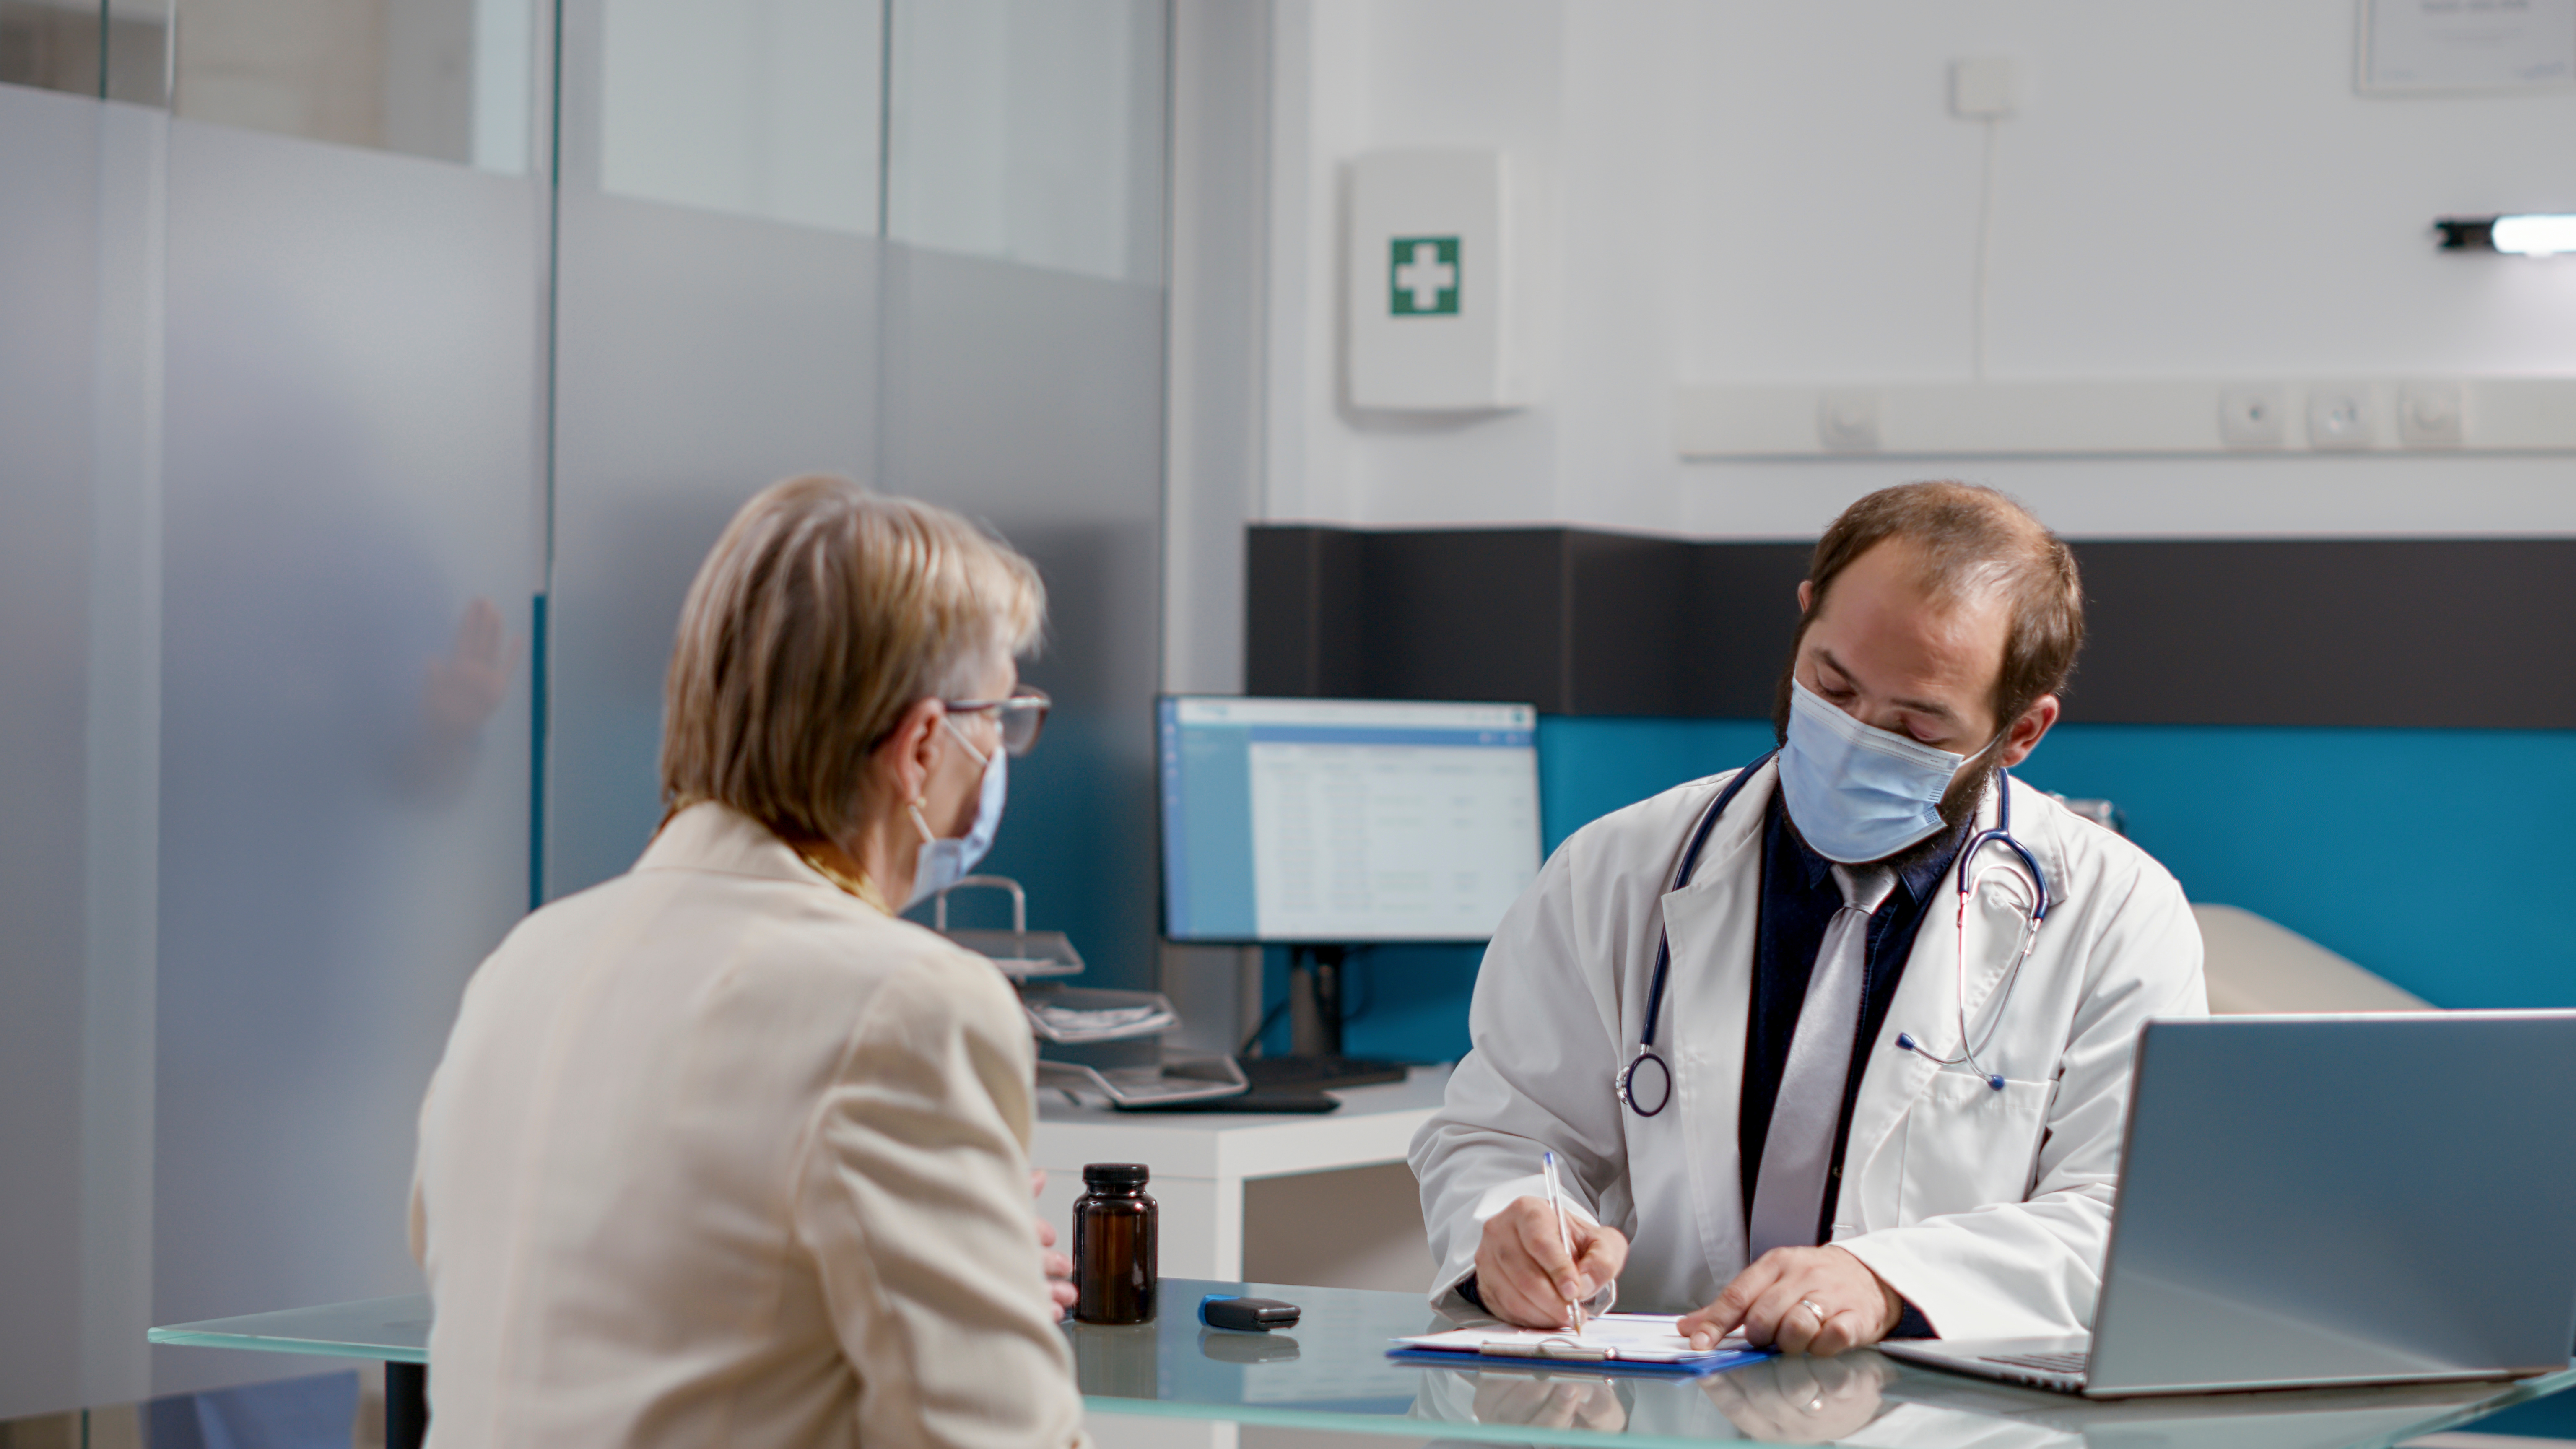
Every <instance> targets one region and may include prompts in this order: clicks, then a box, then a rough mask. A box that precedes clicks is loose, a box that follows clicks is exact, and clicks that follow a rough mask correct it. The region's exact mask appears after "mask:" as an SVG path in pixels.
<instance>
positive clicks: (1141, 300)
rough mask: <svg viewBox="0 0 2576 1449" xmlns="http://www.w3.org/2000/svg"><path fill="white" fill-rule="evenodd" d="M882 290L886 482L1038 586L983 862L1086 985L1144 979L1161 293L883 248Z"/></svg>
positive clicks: (1153, 879) (1150, 885) (1156, 634)
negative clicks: (1039, 616) (1015, 892)
mask: <svg viewBox="0 0 2576 1449" xmlns="http://www.w3.org/2000/svg"><path fill="white" fill-rule="evenodd" d="M886 296H887V317H886V370H885V382H884V388H885V399H884V404H883V411H882V418H883V426H884V429H885V452H884V459H885V462H884V477H885V480H886V483H887V486H889V487H892V488H894V489H897V490H899V491H902V492H905V493H912V494H917V495H919V496H921V497H923V498H928V499H931V500H933V501H935V502H939V503H944V504H946V505H948V506H949V507H952V508H956V509H959V510H961V511H963V512H965V513H968V514H971V515H974V516H977V517H981V518H984V519H987V520H989V521H990V522H992V523H993V524H994V525H995V526H997V527H998V528H1000V529H1001V531H1002V532H1003V534H1004V535H1006V536H1007V537H1009V538H1010V540H1011V541H1012V542H1013V543H1015V544H1017V545H1018V546H1019V547H1020V548H1021V549H1023V550H1025V551H1026V552H1027V553H1028V554H1029V556H1030V557H1031V558H1032V559H1034V560H1036V562H1037V565H1038V568H1039V571H1040V572H1041V573H1042V574H1043V575H1044V576H1045V578H1046V582H1047V600H1048V607H1049V610H1050V612H1051V616H1052V617H1051V622H1050V624H1049V627H1048V636H1049V637H1048V642H1047V646H1046V650H1045V653H1044V654H1042V655H1041V656H1040V657H1039V658H1038V659H1037V660H1036V661H1034V662H1032V663H1029V664H1025V665H1023V666H1022V675H1023V677H1024V678H1026V679H1028V680H1029V681H1030V682H1031V683H1033V684H1037V685H1040V686H1043V687H1044V688H1045V689H1047V690H1048V691H1049V692H1050V693H1051V694H1053V695H1054V696H1055V699H1056V702H1057V707H1056V710H1055V712H1054V714H1053V716H1052V717H1051V719H1050V720H1049V722H1048V725H1047V731H1046V736H1045V738H1044V740H1043V741H1042V742H1041V743H1040V745H1039V746H1038V748H1037V750H1036V751H1035V752H1033V753H1032V754H1030V755H1029V757H1028V758H1027V759H1025V760H1015V761H1013V762H1012V766H1011V800H1010V810H1009V813H1008V814H1007V815H1006V816H1005V817H1004V819H1003V822H1002V831H1001V835H1000V837H999V838H998V839H997V841H996V843H995V845H994V847H993V854H992V858H991V862H990V864H989V866H988V867H986V868H988V869H991V870H993V871H996V872H999V873H1000V874H1003V875H1008V876H1011V877H1013V878H1015V879H1017V880H1019V881H1020V882H1021V883H1022V884H1023V885H1025V886H1026V887H1027V888H1028V897H1029V919H1030V922H1031V923H1032V924H1033V925H1042V926H1045V927H1047V928H1050V929H1055V930H1062V931H1064V932H1066V933H1067V934H1069V935H1070V936H1071V937H1072V938H1073V942H1074V944H1075V946H1076V947H1078V948H1079V949H1080V950H1081V951H1082V953H1083V955H1084V957H1085V958H1086V959H1087V960H1088V961H1089V962H1090V966H1091V970H1090V972H1089V974H1088V975H1087V976H1086V977H1085V978H1084V980H1085V983H1086V984H1089V985H1094V986H1112V987H1128V988H1141V987H1150V986H1152V985H1153V984H1154V980H1155V969H1154V960H1153V954H1154V952H1153V946H1154V931H1155V924H1154V914H1155V906H1156V903H1157V901H1158V900H1159V896H1158V894H1157V892H1158V889H1159V885H1158V882H1159V879H1160V877H1159V876H1158V875H1157V874H1156V869H1155V857H1154V848H1155V838H1156V835H1155V822H1154V739H1153V698H1154V691H1155V688H1156V684H1157V680H1158V674H1159V668H1160V661H1161V604H1160V599H1161V593H1160V573H1159V565H1158V560H1159V558H1160V556H1161V554H1160V544H1161V540H1160V531H1161V507H1162V441H1163V409H1162V397H1163V291H1162V288H1161V287H1159V286H1150V287H1149V286H1138V285H1135V284H1131V283H1126V282H1115V281H1105V280H1100V279H1097V278H1092V277H1083V276H1075V275H1070V274H1067V273H1064V272H1059V271H1052V270H1046V269H1041V268H1037V267H1026V266H1014V265H1011V264H1009V263H1006V262H996V261H989V260H985V259H983V258H979V257H965V256H957V255H953V254H949V253H943V252H936V251H930V250H926V249H922V248H917V247H904V246H895V247H889V248H888V252H887V272H886Z"/></svg>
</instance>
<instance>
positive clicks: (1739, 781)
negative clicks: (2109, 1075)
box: [1616, 750, 2049, 1117]
mask: <svg viewBox="0 0 2576 1449" xmlns="http://www.w3.org/2000/svg"><path fill="white" fill-rule="evenodd" d="M1779 753H1780V752H1779V751H1778V750H1772V751H1770V752H1769V753H1767V754H1765V755H1763V756H1762V758H1760V759H1758V760H1755V761H1754V762H1753V763H1752V764H1749V765H1747V766H1745V767H1744V768H1743V769H1741V770H1738V771H1736V772H1735V778H1734V779H1732V780H1729V781H1727V782H1726V788H1725V789H1723V790H1720V791H1718V792H1717V800H1716V803H1714V804H1712V805H1710V806H1709V807H1708V812H1707V813H1706V814H1704V815H1702V816H1701V817H1700V820H1699V826H1698V828H1697V829H1695V830H1693V831H1692V832H1691V838H1690V843H1689V844H1687V845H1685V846H1683V847H1682V859H1681V865H1680V866H1679V867H1678V868H1677V869H1675V870H1674V872H1673V886H1672V888H1673V889H1674V890H1676V891H1678V890H1680V889H1682V888H1683V887H1685V886H1687V885H1689V884H1690V881H1691V872H1692V871H1693V870H1695V869H1697V868H1698V866H1699V853H1700V848H1701V847H1702V846H1705V845H1707V844H1708V835H1709V832H1710V831H1712V830H1714V829H1716V828H1717V817H1719V816H1720V815H1723V814H1725V813H1726V807H1727V805H1728V804H1729V803H1730V802H1732V801H1733V800H1734V799H1735V797H1736V795H1737V794H1738V793H1739V792H1741V791H1742V790H1743V789H1744V786H1745V782H1747V781H1749V780H1751V779H1752V778H1753V775H1754V772H1755V771H1757V770H1760V769H1761V768H1762V767H1763V766H1764V765H1767V764H1769V763H1771V759H1772V756H1774V755H1777V754H1779ZM1995 774H1996V777H1997V778H1996V801H1997V803H1996V807H1995V825H1994V828H1993V829H1991V830H1981V831H1978V832H1977V833H1976V834H1974V835H1971V836H1969V837H1968V843H1967V844H1966V845H1963V846H1961V847H1960V848H1959V871H1958V875H1959V932H1958V937H1959V954H1960V960H1959V970H1958V974H1957V978H1956V980H1957V989H1958V994H1959V1055H1957V1056H1955V1057H1936V1056H1934V1055H1932V1054H1931V1053H1930V1052H1928V1051H1925V1050H1924V1049H1923V1045H1922V1043H1920V1042H1917V1041H1916V1040H1915V1039H1914V1038H1913V1036H1912V1035H1911V1034H1910V1033H1907V1032H1901V1031H1900V1032H1898V1033H1897V1034H1896V1047H1897V1050H1899V1051H1909V1052H1914V1053H1916V1054H1918V1055H1920V1056H1921V1057H1922V1058H1923V1059H1924V1060H1926V1061H1929V1062H1933V1063H1935V1064H1937V1065H1940V1066H1945V1067H1955V1066H1959V1065H1961V1064H1963V1063H1964V1064H1965V1065H1967V1066H1968V1067H1969V1068H1970V1069H1971V1070H1973V1071H1975V1072H1976V1074H1977V1075H1979V1076H1981V1077H1984V1078H1985V1079H1986V1085H1987V1086H1989V1087H1991V1088H1993V1089H1994V1090H1996V1091H1998V1092H2000V1091H2002V1090H2003V1089H2004V1079H2003V1077H2002V1076H2001V1075H2000V1074H1998V1073H1994V1072H1989V1071H1987V1070H1986V1069H1985V1067H1984V1066H1983V1065H1981V1064H1980V1063H1979V1062H1978V1061H1977V1047H1978V1046H1983V1045H1986V1044H1988V1043H1990V1042H1992V1040H1993V1039H1994V1031H1995V1027H1994V1024H1995V1022H1997V1021H2000V1020H2001V1019H2002V1016H2003V1011H2002V1007H2003V1004H2004V1002H2005V1001H2006V1000H2008V999H2009V998H2010V997H2011V995H2012V989H2013V983H2014V982H2015V981H2017V980H2019V979H2020V977H2021V963H2022V962H2023V961H2025V960H2028V959H2029V957H2030V951H2031V947H2032V946H2033V945H2034V944H2036V943H2037V942H2038V940H2039V927H2040V923H2041V922H2043V921H2045V920H2047V919H2048V905H2049V898H2048V875H2047V872H2045V871H2042V870H2041V869H2040V868H2039V858H2038V857H2037V856H2034V855H2032V854H2031V853H2030V849H2029V847H2027V846H2025V845H2023V844H2022V843H2021V842H2020V841H2018V840H2016V839H2014V838H2013V833H2012V776H2011V773H2010V772H2009V771H2006V770H2001V769H1998V770H1997V771H1996V772H1995ZM1988 845H2000V846H2002V847H2003V848H2004V849H2006V850H2009V851H2011V852H2012V853H2013V855H2014V856H2016V857H2018V858H2019V859H2020V861H2021V863H2022V866H2023V868H2024V869H2026V870H2028V871H2029V872H2030V883H2031V886H2032V888H2033V889H2034V890H2035V891H2036V892H2037V896H2036V898H2035V899H2034V900H2033V901H2032V902H2031V907H2030V915H2029V918H2028V919H2027V920H2026V921H2025V922H2024V923H2023V926H2022V937H2021V949H2020V950H2018V951H2016V952H2014V953H2013V960H2012V967H2011V969H2010V971H2009V973H2008V974H2007V975H2006V976H2005V977H2004V983H2003V986H2002V988H2001V989H2000V990H1999V991H1997V992H1996V993H1995V1010H1994V1011H1993V1013H1992V1014H1991V1015H1990V1016H1989V1018H1988V1021H1987V1026H1986V1036H1985V1041H1982V1042H1978V1043H1976V1044H1973V1045H1972V1044H1970V1042H1969V1041H1968V1002H1967V991H1968V981H1967V977H1968V970H1967V949H1968V947H1967V940H1968V932H1967V924H1968V894H1969V892H1970V891H1971V890H1972V889H1974V887H1975V884H1976V875H1975V872H1974V869H1973V867H1974V866H1975V863H1976V858H1977V852H1978V851H1980V850H1982V849H1984V848H1985V847H1986V846H1988ZM1672 969H1673V938H1672V933H1671V932H1670V931H1667V930H1665V929H1664V927H1663V926H1662V924H1661V923H1660V922H1659V923H1658V924H1657V925H1656V927H1655V979H1654V981H1653V983H1652V984H1651V985H1649V986H1648V987H1647V988H1646V1029H1645V1031H1644V1032H1643V1033H1641V1034H1640V1035H1639V1036H1638V1038H1637V1051H1636V1054H1635V1055H1633V1056H1631V1057H1629V1058H1628V1064H1627V1065H1626V1066H1624V1067H1622V1068H1620V1069H1619V1075H1618V1078H1617V1082H1616V1086H1617V1088H1618V1092H1619V1102H1620V1104H1621V1105H1622V1106H1624V1107H1626V1108H1627V1109H1628V1110H1629V1111H1631V1112H1634V1113H1636V1114H1637V1115H1638V1116H1640V1117H1652V1116H1654V1115H1655V1114H1656V1113H1658V1112H1661V1111H1663V1110H1664V1108H1665V1107H1667V1106H1669V1105H1671V1103H1672V1099H1673V1068H1672V1064H1671V1063H1669V1062H1667V1061H1665V1060H1664V1058H1663V1054H1662V1053H1660V1052H1658V1051H1656V1050H1655V1029H1656V1027H1657V1026H1658V1025H1660V1024H1661V1023H1662V1021H1663V1015H1664V985H1665V980H1666V978H1667V977H1669V976H1671V974H1672ZM1649 1069H1651V1070H1649Z"/></svg>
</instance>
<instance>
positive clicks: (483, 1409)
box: [411, 805, 1085, 1449]
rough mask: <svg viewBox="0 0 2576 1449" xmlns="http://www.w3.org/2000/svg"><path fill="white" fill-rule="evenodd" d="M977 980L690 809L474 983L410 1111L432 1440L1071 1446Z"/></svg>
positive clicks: (748, 829) (1025, 1198)
mask: <svg viewBox="0 0 2576 1449" xmlns="http://www.w3.org/2000/svg"><path fill="white" fill-rule="evenodd" d="M1031 1069H1032V1051H1031V1047H1030V1041H1029V1031H1028V1027H1027V1024H1026V1022H1025V1020H1024V1019H1023V1017H1022V1015H1021V1013H1020V1009H1019V1006H1018V1003H1017V1001H1016V1000H1015V999H1014V998H1013V996H1012V993H1011V989H1010V987H1009V986H1008V984H1006V983H1005V982H1004V981H1003V979H1002V977H1001V974H1000V973H999V972H997V971H995V970H994V969H993V966H992V964H991V963H990V962H988V961H985V960H984V959H983V958H981V957H979V956H974V955H971V954H969V953H967V952H965V951H963V950H960V949H958V948H957V947H955V946H952V945H950V944H949V943H948V942H946V941H944V940H942V939H941V938H940V937H938V936H936V935H933V934H932V933H930V932H929V931H926V930H923V929H922V928H920V927H918V926H915V925H911V924H908V923H906V922H902V921H897V920H891V919H888V918H887V917H885V916H883V915H881V914H879V913H878V912H876V911H874V910H872V909H870V908H869V907H867V906H866V905H863V904H861V903H860V902H859V901H857V900H854V899H852V898H851V897H850V896H848V895H846V894H844V893H842V892H841V891H839V890H837V889H835V888H834V887H833V886H832V885H831V884H829V883H828V882H826V881H825V880H824V879H823V878H822V877H821V876H819V875H817V874H816V873H815V872H814V871H813V870H811V869H810V868H808V867H807V866H806V865H805V864H804V862H803V861H801V860H800V859H798V858H797V856H796V855H795V853H794V852H792V851H790V850H789V849H787V847H786V846H785V845H783V844H781V843H780V842H779V841H778V839H777V838H776V837H775V836H773V835H771V834H770V833H769V832H768V831H767V830H765V829H763V828H762V827H761V826H760V825H758V824H757V823H755V822H754V821H752V820H750V819H749V818H747V817H745V816H742V815H740V814H737V813H735V812H734V811H732V810H729V809H727V808H725V807H723V806H719V805H699V806H696V807H694V808H692V809H689V810H687V811H685V812H683V813H682V814H680V815H679V816H678V817H677V818H675V819H673V820H672V821H671V822H670V824H669V825H668V826H666V827H665V828H664V829H663V831H662V833H661V834H660V836H659V837H658V838H656V839H655V840H654V842H653V844H652V847H651V848H650V849H648V850H647V851H645V853H644V858H643V859H642V860H641V861H639V862H637V864H636V866H635V869H634V870H632V871H630V872H628V873H627V874H625V875H623V876H620V877H618V878H617V879H615V880H612V881H609V882H607V883H606V884H604V885H601V886H598V887H596V888H594V889H592V890H588V891H584V892H582V893H581V894H579V895H576V896H572V897H569V898H567V899H565V900H562V901H558V902H556V903H555V904H553V905H550V906H548V907H546V908H545V909H543V910H541V911H538V912H537V913H536V914H534V915H532V916H530V917H529V918H528V919H527V920H525V921H523V922H521V923H520V924H519V927H518V928H517V929H516V930H514V931H512V932H511V933H510V936H509V938H508V939H507V940H505V941H503V942H502V943H501V947H500V949H499V950H497V951H495V952H493V953H492V956H491V958H490V959H489V960H487V961H485V962H484V963H483V965H482V967H481V969H479V970H478V971H476V972H475V974H474V978H473V980H472V982H471V983H470V984H469V985H468V986H467V987H466V990H465V1001H464V1006H463V1008H462V1010H461V1011H460V1012H459V1014H458V1017H457V1021H456V1029H455V1031H454V1033H453V1034H452V1035H451V1036H450V1037H449V1038H448V1043H447V1054H446V1056H445V1058H444V1059H443V1060H442V1061H441V1062H440V1063H439V1066H438V1070H437V1073H436V1074H435V1075H434V1076H433V1077H432V1078H431V1080H430V1086H429V1095H428V1099H427V1100H426V1101H425V1102H423V1104H422V1106H421V1114H420V1155H419V1161H418V1167H417V1170H416V1175H415V1179H414V1186H413V1192H412V1209H411V1241H412V1252H413V1254H414V1256H416V1257H418V1258H419V1259H420V1261H421V1265H422V1267H423V1269H424V1270H425V1271H426V1272H427V1273H428V1276H429V1286H430V1294H431V1297H432V1299H433V1300H434V1301H435V1302H436V1304H437V1323H436V1326H435V1327H434V1328H433V1329H432V1330H431V1333H430V1363H431V1365H432V1369H433V1372H432V1373H431V1375H430V1382H429V1390H430V1403H431V1419H430V1443H431V1444H432V1445H433V1446H447V1449H458V1446H467V1445H471V1446H476V1449H507V1446H522V1445H524V1446H545V1449H577V1446H586V1445H639V1446H640V1445H689V1446H693V1449H694V1446H703V1445H728V1446H734V1449H763V1446H770V1445H779V1446H785V1445H799V1446H802V1445H826V1444H828V1445H856V1444H864V1445H868V1446H871V1449H897V1446H915V1445H922V1446H957V1449H1024V1446H1027V1449H1062V1446H1070V1445H1080V1444H1082V1443H1084V1442H1085V1439H1084V1435H1083V1432H1082V1404H1081V1400H1080V1398H1079V1396H1078V1395H1077V1394H1076V1392H1075V1389H1074V1383H1073V1374H1072V1365H1071V1359H1070V1356H1069V1354H1068V1353H1067V1351H1066V1347H1065V1342H1064V1339H1063V1336H1062V1335H1061V1333H1060V1332H1059V1331H1058V1330H1057V1329H1056V1328H1055V1326H1054V1324H1053V1322H1052V1310H1051V1307H1050V1304H1049V1300H1048V1296H1047V1287H1046V1282H1045V1277H1044V1269H1043V1265H1042V1262H1041V1259H1040V1250H1039V1247H1038V1242H1037V1236H1036V1233H1037V1228H1036V1216H1035V1213H1034V1210H1033V1208H1032V1206H1031V1203H1030V1196H1029V1163H1028V1140H1029V1123H1030V1117H1031V1107H1030V1072H1031Z"/></svg>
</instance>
